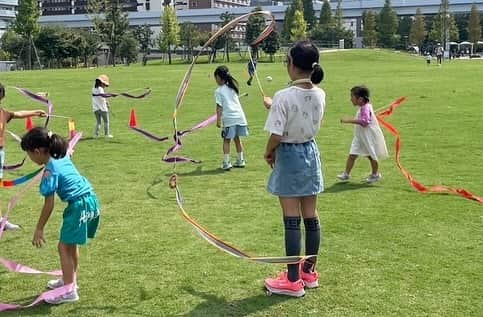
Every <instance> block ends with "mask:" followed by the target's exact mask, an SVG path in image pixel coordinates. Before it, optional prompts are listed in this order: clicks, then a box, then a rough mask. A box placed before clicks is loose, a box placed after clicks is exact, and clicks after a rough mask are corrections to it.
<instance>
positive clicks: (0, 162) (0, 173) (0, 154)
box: [0, 148, 5, 179]
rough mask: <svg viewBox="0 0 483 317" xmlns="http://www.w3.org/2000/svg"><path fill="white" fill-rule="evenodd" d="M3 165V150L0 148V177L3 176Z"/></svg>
mask: <svg viewBox="0 0 483 317" xmlns="http://www.w3.org/2000/svg"><path fill="white" fill-rule="evenodd" d="M4 165H5V151H4V150H3V148H2V149H0V179H2V178H3V166H4Z"/></svg>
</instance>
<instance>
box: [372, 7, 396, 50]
mask: <svg viewBox="0 0 483 317" xmlns="http://www.w3.org/2000/svg"><path fill="white" fill-rule="evenodd" d="M397 29H398V20H397V14H396V11H394V9H393V8H392V7H391V0H385V2H384V7H383V8H382V9H381V11H380V12H379V15H378V16H377V22H376V30H377V33H378V42H379V45H380V46H382V47H394V46H395V44H396V43H397V42H398V35H397V34H396V32H397Z"/></svg>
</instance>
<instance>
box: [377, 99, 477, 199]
mask: <svg viewBox="0 0 483 317" xmlns="http://www.w3.org/2000/svg"><path fill="white" fill-rule="evenodd" d="M404 101H406V97H401V98H399V99H397V100H396V101H394V102H393V103H391V105H390V106H389V107H388V108H387V109H386V110H382V111H380V112H378V113H377V114H376V117H377V120H378V121H379V123H380V124H381V125H382V126H383V127H384V128H386V129H387V131H389V133H391V134H392V135H393V136H394V137H395V138H396V142H395V144H394V148H395V151H396V155H395V160H396V164H397V167H398V168H399V170H400V171H401V173H402V174H403V176H404V177H405V178H406V179H407V180H408V182H409V184H410V185H411V187H413V188H414V189H415V190H417V191H418V192H420V193H449V194H454V195H458V196H460V197H463V198H466V199H470V200H474V201H477V202H479V203H483V197H480V196H476V195H474V194H473V193H471V192H469V191H467V190H466V189H464V188H453V187H449V186H444V185H435V186H425V185H423V184H421V183H420V182H418V181H417V180H416V179H415V178H414V177H413V176H412V174H411V173H410V172H409V171H408V170H407V169H405V168H404V166H403V165H402V164H401V147H402V141H401V135H400V133H399V131H398V130H397V129H396V127H394V126H393V125H392V124H390V123H388V122H387V121H385V120H384V119H385V118H386V117H389V116H390V115H392V114H393V112H394V110H395V109H396V108H397V107H399V106H400V105H401V104H402V103H403V102H404Z"/></svg>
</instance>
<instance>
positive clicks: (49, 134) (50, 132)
mask: <svg viewBox="0 0 483 317" xmlns="http://www.w3.org/2000/svg"><path fill="white" fill-rule="evenodd" d="M47 136H48V137H49V139H50V138H51V137H52V131H49V132H47Z"/></svg>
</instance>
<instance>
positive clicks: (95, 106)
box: [92, 75, 113, 138]
mask: <svg viewBox="0 0 483 317" xmlns="http://www.w3.org/2000/svg"><path fill="white" fill-rule="evenodd" d="M106 87H109V77H107V75H100V76H99V77H97V78H96V81H95V82H94V88H92V111H94V115H95V117H96V126H95V128H94V137H95V138H97V137H99V130H100V129H101V121H104V135H105V136H106V138H112V137H113V136H112V134H111V133H110V130H109V104H108V103H107V100H106V98H104V97H103V96H102V95H103V94H104V88H106Z"/></svg>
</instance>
